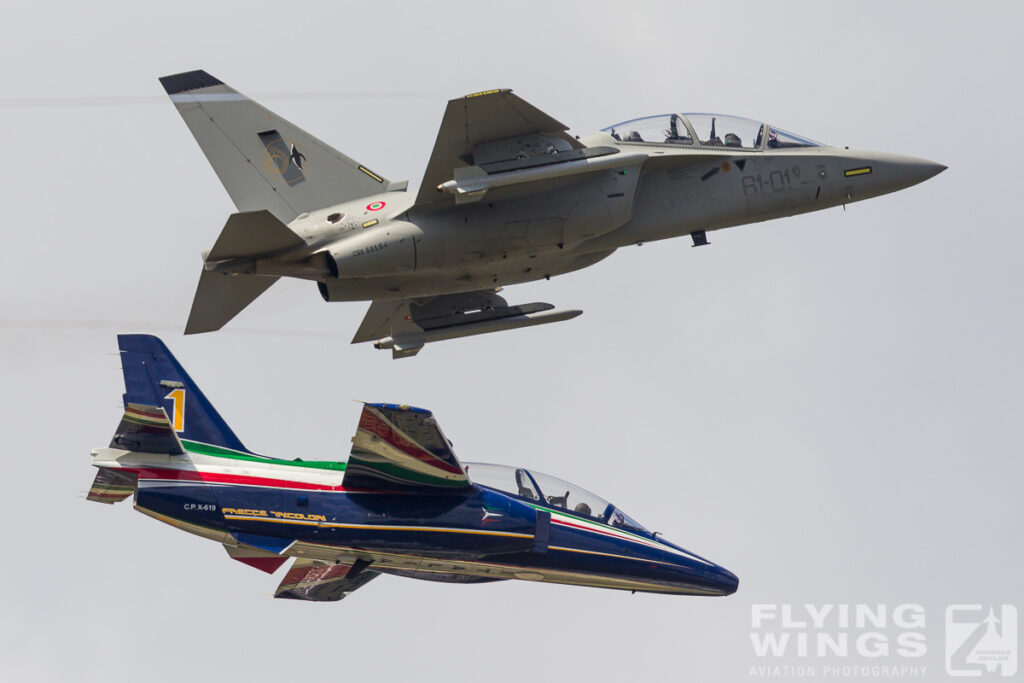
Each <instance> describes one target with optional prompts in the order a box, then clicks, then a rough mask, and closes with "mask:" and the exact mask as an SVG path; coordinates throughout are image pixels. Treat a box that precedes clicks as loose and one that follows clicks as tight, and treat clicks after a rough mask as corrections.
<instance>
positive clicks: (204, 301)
mask: <svg viewBox="0 0 1024 683" xmlns="http://www.w3.org/2000/svg"><path fill="white" fill-rule="evenodd" d="M277 280H278V278H277V277H268V276H266V275H229V274H227V273H216V272H213V271H209V270H206V269H205V268H204V269H203V272H202V274H200V276H199V285H198V286H197V287H196V296H195V298H194V299H193V300H192V311H191V312H190V313H189V315H188V322H187V323H185V334H199V333H201V332H213V331H215V330H219V329H220V328H222V327H224V325H226V324H227V323H228V321H229V320H231V319H232V318H234V317H235V316H236V315H238V314H239V313H241V312H242V310H244V309H245V307H246V306H248V305H249V304H251V303H252V302H253V301H255V300H256V299H257V298H258V297H259V295H260V294H262V293H263V292H265V291H267V290H268V289H270V286H271V285H272V284H274V283H275V282H277Z"/></svg>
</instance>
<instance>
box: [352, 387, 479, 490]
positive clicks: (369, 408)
mask: <svg viewBox="0 0 1024 683" xmlns="http://www.w3.org/2000/svg"><path fill="white" fill-rule="evenodd" d="M471 485H472V484H470V481H469V476H468V475H467V474H466V470H465V469H464V468H463V467H462V464H461V463H460V462H459V459H458V458H456V457H455V453H454V452H452V449H451V444H449V443H448V439H447V438H445V435H444V434H443V433H442V432H441V428H440V427H439V426H438V424H437V421H436V420H435V419H434V416H433V414H432V413H431V412H430V411H429V410H423V409H422V408H413V407H411V406H400V405H394V404H391V403H367V404H364V405H363V412H362V415H360V416H359V427H358V428H357V429H356V434H355V436H353V437H352V455H351V456H350V457H349V459H348V464H347V465H346V468H345V478H344V479H343V480H342V486H344V487H345V488H355V489H372V490H378V491H379V490H383V491H409V492H429V493H438V492H441V491H459V490H464V489H467V488H469V487H470V486H471Z"/></svg>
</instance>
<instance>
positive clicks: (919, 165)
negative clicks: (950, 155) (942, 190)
mask: <svg viewBox="0 0 1024 683" xmlns="http://www.w3.org/2000/svg"><path fill="white" fill-rule="evenodd" d="M899 165H900V166H901V167H902V168H901V169H900V170H901V173H902V175H904V176H905V177H906V178H907V179H908V180H909V181H910V182H909V183H908V184H910V185H917V184H918V183H923V182H924V181H926V180H928V179H929V178H933V177H935V176H937V175H939V174H940V173H942V172H943V171H945V170H946V168H947V167H946V166H943V165H942V164H937V163H935V162H934V161H928V160H927V159H915V158H913V157H906V158H905V159H901V160H900V162H899Z"/></svg>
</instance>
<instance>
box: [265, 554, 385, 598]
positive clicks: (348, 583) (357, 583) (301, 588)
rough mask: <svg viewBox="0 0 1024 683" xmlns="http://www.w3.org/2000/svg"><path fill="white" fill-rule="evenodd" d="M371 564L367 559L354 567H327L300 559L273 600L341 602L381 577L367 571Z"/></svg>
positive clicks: (357, 562)
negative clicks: (353, 592)
mask: <svg viewBox="0 0 1024 683" xmlns="http://www.w3.org/2000/svg"><path fill="white" fill-rule="evenodd" d="M369 565H370V563H369V562H366V561H365V560H356V561H355V562H354V563H353V564H325V563H323V562H317V561H315V560H307V559H305V558H301V557H300V558H298V559H296V560H295V564H293V565H292V566H291V568H290V569H289V570H288V573H287V574H286V575H285V577H284V579H283V580H282V581H281V585H280V586H278V587H277V591H276V592H275V593H274V597H275V598H289V599H292V600H313V601H316V602H333V601H337V600H341V599H343V598H345V597H347V596H348V594H349V593H351V592H352V591H354V590H356V589H357V588H359V587H361V586H364V585H366V584H367V583H369V582H370V581H371V580H373V579H375V578H377V577H378V576H380V574H378V573H377V572H375V571H370V570H369V569H367V567H368V566H369Z"/></svg>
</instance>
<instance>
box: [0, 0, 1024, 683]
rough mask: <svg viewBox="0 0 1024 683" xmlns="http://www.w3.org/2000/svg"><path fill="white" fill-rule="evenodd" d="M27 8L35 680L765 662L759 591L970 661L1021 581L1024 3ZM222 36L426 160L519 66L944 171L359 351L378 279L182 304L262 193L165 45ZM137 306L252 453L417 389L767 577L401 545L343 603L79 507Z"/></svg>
mask: <svg viewBox="0 0 1024 683" xmlns="http://www.w3.org/2000/svg"><path fill="white" fill-rule="evenodd" d="M6 18H7V31H6V32H5V39H4V41H3V42H2V43H0V57H2V59H3V62H4V64H5V65H6V68H5V70H4V71H5V73H4V78H3V81H4V93H3V94H2V97H0V117H2V120H3V123H4V128H5V130H6V135H5V159H6V163H5V164H4V165H3V167H2V169H0V175H2V179H3V182H2V183H0V186H2V187H4V188H6V201H5V202H4V205H5V207H6V210H7V217H6V219H5V221H4V222H5V230H4V238H5V244H4V248H3V249H2V250H0V282H2V300H0V373H2V374H0V376H2V378H3V386H4V389H5V390H4V391H3V392H0V415H3V426H4V433H5V434H6V435H7V436H8V438H9V439H12V442H10V443H9V444H8V448H7V458H6V460H7V464H6V469H5V476H4V482H5V483H4V484H3V489H2V490H3V496H0V510H2V512H3V514H2V515H0V530H2V532H3V537H4V540H5V547H6V548H7V557H6V558H5V559H6V561H5V562H4V565H3V569H2V570H0V572H2V573H0V576H2V577H3V581H2V585H3V588H2V589H0V590H2V594H0V597H2V604H3V609H2V610H0V678H2V679H3V680H11V681H66V680H96V681H120V680H139V678H140V677H143V678H144V679H146V680H151V681H181V680H212V679H215V678H221V677H225V676H236V675H240V676H243V677H244V679H245V680H252V681H264V680H265V681H273V680H281V679H284V678H285V677H287V678H289V679H302V678H312V677H322V676H332V677H338V676H345V677H350V678H361V679H363V680H367V679H368V677H371V678H372V679H378V678H384V679H398V678H400V677H401V678H408V677H412V676H415V677H416V678H417V679H418V680H428V681H434V680H445V681H449V680H464V679H468V678H469V677H471V676H472V677H474V678H477V677H486V678H488V679H493V680H498V681H512V680H521V679H522V678H524V677H527V676H529V677H536V676H542V677H543V678H544V679H551V680H568V681H582V680H607V679H609V678H611V675H612V673H613V672H614V673H616V674H628V675H629V676H630V678H631V679H633V678H634V677H636V678H637V679H639V677H640V676H647V677H657V678H658V679H659V680H703V681H711V680H715V681H718V680H721V681H735V680H747V679H748V678H749V668H750V666H751V665H752V664H759V663H764V660H759V659H758V658H756V657H755V656H754V653H753V651H752V647H751V642H750V637H749V633H750V631H751V628H750V614H751V605H752V604H755V603H796V604H802V603H813V604H823V603H859V602H866V603H870V604H876V603H887V604H889V605H895V604H899V603H907V602H913V603H918V604H921V605H923V606H924V607H925V608H926V609H927V613H928V626H927V629H928V630H927V633H928V653H927V656H926V657H924V658H923V660H922V661H923V663H924V664H927V665H928V667H929V671H930V672H933V673H934V675H933V676H929V679H930V680H937V679H939V678H940V677H941V676H942V675H943V674H942V673H941V671H942V666H943V664H942V661H943V660H942V637H943V636H942V619H943V611H944V609H945V607H946V605H948V604H950V603H958V602H967V603H975V602H977V603H995V604H1000V603H1013V604H1016V605H1018V607H1019V608H1024V599H1022V597H1024V595H1022V592H1024V591H1022V588H1021V584H1020V576H1021V573H1022V569H1024V567H1022V564H1024V563H1022V559H1024V553H1022V547H1021V541H1020V539H1021V536H1022V528H1021V519H1022V512H1024V510H1022V503H1021V496H1020V484H1021V481H1022V474H1024V467H1022V464H1021V447H1022V442H1024V438H1022V435H1021V427H1020V417H1021V408H1022V405H1024V404H1022V395H1021V394H1022V389H1021V387H1022V380H1024V377H1022V374H1024V363H1022V353H1021V349H1022V348H1024V338H1022V337H1024V326H1022V325H1021V321H1020V315H1021V314H1020V312H1021V304H1022V298H1024V297H1022V295H1024V286H1022V278H1021V272H1022V271H1021V260H1022V258H1024V257H1022V254H1024V233H1022V231H1021V229H1020V218H1019V216H1020V214H1021V207H1020V202H1019V198H1020V196H1021V187H1020V186H1021V174H1020V172H1019V168H1020V165H1021V158H1022V157H1024V145H1022V144H1021V139H1022V138H1021V133H1022V130H1021V129H1022V125H1024V124H1022V123H1021V120H1020V105H1021V94H1020V92H1021V91H1020V87H1019V79H1020V67H1021V65H1022V59H1021V56H1020V49H1019V48H1020V46H1019V42H1020V30H1019V27H1020V25H1021V20H1022V19H1024V7H1022V6H1021V5H1019V4H1016V3H1000V4H996V3H971V4H967V3H963V4H961V3H894V2H884V3H871V2H868V3H842V4H836V5H832V4H826V3H820V2H807V3H787V2H774V3H738V4H733V3H724V2H706V3H698V4H694V5H684V4H682V3H674V2H673V3H650V4H646V3H625V2H617V3H594V2H586V3H558V2H544V3H530V2H517V3H503V4H500V5H490V4H487V3H465V2H464V3H435V2H423V3H415V4H413V3H409V4H407V5H405V4H403V5H399V4H398V3H343V2H330V3H328V2H320V3H304V2H295V3H281V2H273V3H261V2H244V3H241V2H238V3H215V2H173V3H160V4H154V5H152V6H149V4H148V3H127V2H125V3H110V2H92V3H82V4H78V5H72V4H70V3H53V4H51V3H35V4H31V5H29V4H27V3H19V4H18V6H16V7H10V8H8V10H7V12H6ZM195 68H204V69H206V70H208V71H210V72H211V73H213V74H214V75H216V76H218V77H220V78H221V79H223V80H224V81H226V82H228V83H229V84H231V85H233V86H234V87H236V88H238V89H239V90H241V91H243V92H245V93H248V94H251V95H253V96H259V94H260V93H267V94H274V93H278V94H280V93H321V94H323V93H330V94H333V95H332V96H331V97H323V96H321V97H304V98H299V97H291V98H276V99H273V100H270V99H268V100H267V104H268V105H269V106H270V107H271V108H273V109H275V110H276V111H278V112H279V113H280V114H282V115H283V116H286V117H287V118H289V119H290V120H292V121H294V122H295V123H297V124H298V125H300V126H302V127H303V128H305V129H307V130H309V131H310V132H312V133H314V134H315V135H317V136H319V137H321V138H322V139H324V140H325V141H327V142H328V143H330V144H332V145H334V146H336V147H337V148H339V149H341V150H342V151H344V152H346V153H347V154H349V155H350V156H352V157H354V158H356V159H358V160H360V161H361V162H363V163H366V164H367V165H368V166H370V167H371V168H373V169H375V170H377V171H379V172H381V173H383V174H385V175H387V176H388V177H390V178H393V179H401V178H409V179H410V181H411V185H412V186H413V188H414V187H415V186H416V185H417V184H418V183H419V180H420V178H421V176H422V172H423V168H424V166H425V164H426V160H427V157H428V155H429V153H430V149H431V146H432V144H433V140H434V136H435V134H436V130H437V125H438V123H439V122H440V117H441V113H442V112H443V109H444V105H445V101H446V100H447V99H449V98H450V97H455V96H458V95H462V94H465V93H467V92H474V91H477V90H482V89H486V88H493V87H511V88H514V89H515V90H516V92H517V93H518V94H519V95H521V96H522V97H524V98H525V99H527V100H528V101H530V102H531V103H533V104H535V105H536V106H538V107H539V108H541V109H542V110H544V111H546V112H548V113H550V114H551V115H553V116H555V117H556V118H558V119H560V120H562V121H564V122H566V123H567V124H568V125H570V126H571V127H572V129H573V132H575V133H585V132H588V131H590V130H593V129H596V128H600V127H603V126H605V125H608V124H610V123H613V122H616V121H620V120H623V119H627V118H631V117H634V116H641V115H646V114H655V113H662V112H665V111H720V112H725V113H734V114H740V115H745V116H750V117H753V118H758V119H763V120H767V121H770V122H773V123H777V124H779V125H781V126H782V127H784V128H787V129H790V130H793V131H796V132H799V133H801V134H804V135H807V136H809V137H812V138H815V139H819V140H823V141H826V142H828V143H831V144H835V145H839V146H842V145H849V146H850V147H852V148H864V149H872V150H885V151H891V152H895V153H902V154H909V155H914V156H921V157H925V158H929V159H932V160H935V161H938V162H941V163H944V164H947V165H948V166H949V170H948V171H946V172H945V173H943V174H941V175H939V176H938V177H936V178H934V179H932V180H930V181H928V182H926V183H924V184H923V185H920V186H918V187H914V188H911V189H909V190H906V191H903V192H900V193H897V194H894V195H890V196H887V197H883V198H879V199H874V200H870V201H868V202H864V203H859V204H854V205H851V206H849V207H848V209H847V210H846V211H843V210H842V209H832V210H828V211H825V212H818V213H813V214H809V215H805V216H801V217H795V218H790V219H784V220H780V221H774V222H770V223H764V224H759V225H754V226H747V227H741V228H735V229H731V230H727V231H723V232H718V233H714V234H713V235H711V238H710V239H711V241H712V243H713V245H712V246H711V247H709V248H705V249H699V250H691V249H690V247H689V240H685V239H680V240H674V241H667V242H661V243H656V244H648V245H645V246H644V247H643V248H639V249H637V248H630V249H625V250H622V251H621V252H620V253H618V254H616V255H615V256H613V257H612V258H610V259H609V260H607V261H605V262H603V263H601V264H599V265H598V266H596V267H593V268H591V269H588V270H585V271H582V272H579V273H575V274H571V275H567V276H564V277H559V278H555V279H553V280H551V281H550V282H541V283H536V284H531V285H523V286H518V287H514V288H510V289H508V290H506V293H507V294H508V295H509V297H510V298H511V299H512V300H514V301H516V302H520V301H537V300H540V301H550V302H552V303H554V304H556V305H559V306H566V307H578V308H582V309H584V311H585V314H584V315H583V316H582V317H580V318H578V319H576V320H573V321H570V322H565V323H559V324H556V325H551V326H547V327H541V328H534V329H528V330H519V331H515V332H510V333H503V334H498V335H491V336H485V337H478V338H471V339H465V340H457V341H453V342H445V343H442V344H437V345H434V346H428V347H427V348H426V350H425V351H424V352H423V353H422V354H421V355H420V356H419V357H417V358H415V359H412V360H405V361H400V362H392V361H391V360H390V357H389V356H388V355H387V354H386V353H382V352H377V351H374V350H373V349H371V348H369V347H367V346H358V347H353V346H350V345H349V344H348V343H347V342H348V339H349V338H350V337H351V335H352V333H353V331H354V330H355V328H356V327H357V326H358V323H359V320H360V319H361V318H362V315H363V313H364V310H365V308H366V304H325V303H323V302H322V301H321V299H320V297H319V296H318V294H317V293H316V291H315V288H314V287H313V286H312V285H309V284H308V283H301V282H282V283H280V284H278V285H277V286H276V287H274V288H273V289H272V290H270V292H268V294H267V295H266V296H264V297H263V298H261V299H260V300H259V301H258V302H257V303H256V304H254V305H253V306H252V307H250V308H249V309H248V310H246V311H245V312H243V313H242V314H241V315H240V316H239V317H238V318H237V319H236V321H235V322H233V323H231V324H230V325H229V326H228V328H227V329H225V330H224V331H223V332H220V333H216V334H210V335H201V336H198V337H189V338H187V339H186V338H183V337H182V336H181V334H180V330H181V329H182V327H183V325H184V321H185V319H186V317H187V313H188V309H189V306H190V304H191V300H192V295H193V291H194V287H195V283H196V280H197V278H198V275H199V271H200V257H199V253H200V252H201V251H202V250H204V249H207V248H209V247H210V246H211V245H212V243H213V240H214V239H215V237H216V235H217V233H218V231H219V229H220V228H221V226H222V225H223V222H224V220H225V218H226V216H227V215H228V214H229V213H231V212H232V211H233V210H234V209H233V206H232V204H231V202H230V200H229V199H228V197H227V194H226V193H225V192H224V190H223V189H222V187H221V186H220V184H219V182H218V181H217V179H216V177H215V175H214V173H213V172H212V170H211V169H210V167H209V166H208V165H207V163H206V160H205V158H204V157H203V155H202V153H201V152H200V150H199V148H198V146H197V145H196V144H195V142H194V141H193V139H192V137H191V135H190V134H189V133H188V131H187V129H186V128H185V126H184V124H183V123H182V122H181V120H180V118H179V116H178V114H177V112H176V111H175V110H174V108H173V106H172V105H171V104H170V103H169V102H167V101H165V100H164V97H163V93H162V90H161V89H160V86H159V84H158V83H157V80H156V78H157V77H158V76H160V75H164V74H169V73H175V72H179V71H185V70H189V69H195ZM109 98H113V99H109ZM26 320H28V321H36V322H25V321H26ZM104 321H138V322H134V323H130V324H129V325H127V326H125V325H117V324H113V325H106V324H103V322H104ZM246 330H250V332H247V331H246ZM251 330H262V331H263V333H252V332H251ZM289 331H294V332H295V334H291V335H289V334H284V333H285V332H289ZM116 332H155V333H158V334H160V335H161V336H162V337H163V338H164V339H165V340H166V341H167V343H168V345H169V346H170V347H171V349H172V350H173V351H174V352H175V353H176V354H177V356H178V358H179V359H180V360H181V361H182V362H183V364H184V365H185V366H186V367H187V368H188V369H189V371H190V372H191V373H192V375H193V377H194V378H196V379H197V381H198V382H199V384H200V385H201V386H202V387H203V388H204V390H205V391H206V393H207V394H208V396H210V398H211V399H212V400H213V401H214V403H215V404H216V405H217V406H218V408H219V409H220V410H221V412H222V414H223V415H224V416H225V418H226V419H227V421H228V422H229V424H231V425H232V427H233V428H234V429H235V431H236V432H237V433H238V434H239V435H240V436H241V438H242V440H243V441H244V442H245V443H246V445H248V446H249V447H250V448H253V449H254V450H256V451H259V452H264V453H268V454H272V455H279V456H284V457H296V456H301V457H303V458H315V457H322V458H344V457H345V456H346V455H347V451H348V439H349V437H350V436H351V434H352V432H353V430H354V426H355V421H356V419H357V416H358V406H357V405H356V404H355V403H353V402H352V400H351V399H366V400H381V401H396V402H404V403H412V404H416V405H422V406H424V407H428V408H431V409H433V410H434V411H435V413H436V414H437V416H438V418H439V420H440V421H441V424H442V425H443V426H444V428H445V431H446V432H447V433H448V435H449V436H450V437H451V439H452V440H453V441H454V443H455V447H456V451H457V452H458V454H459V456H460V457H461V458H462V459H463V460H484V461H493V462H502V463H509V464H524V465H527V466H532V467H536V468H538V469H540V470H543V471H547V472H550V473H551V474H554V475H558V476H563V477H565V478H568V479H570V480H573V481H575V482H577V483H579V484H580V485H582V486H584V487H586V488H589V489H591V490H593V491H595V492H596V493H599V494H601V495H604V496H606V497H608V498H611V499H612V500H613V501H614V502H616V503H617V504H619V505H621V506H622V507H623V508H624V509H625V510H626V511H628V512H629V513H630V514H631V515H633V516H634V517H636V518H637V519H639V520H640V521H641V522H643V523H645V524H646V525H647V526H650V527H651V528H654V529H657V530H659V531H662V532H664V534H665V535H666V536H667V537H668V538H670V539H672V540H674V541H676V542H678V543H680V544H682V545H683V546H684V547H687V548H689V549H692V550H694V551H696V552H698V553H701V554H703V555H705V556H707V557H709V558H711V559H713V560H714V561H716V562H719V563H721V564H723V565H724V566H726V567H728V568H729V569H731V570H732V571H734V572H735V573H736V574H738V575H739V577H740V579H741V582H740V590H739V592H738V593H737V594H736V595H734V596H731V597H729V598H722V599H697V598H679V597H667V596H656V595H635V596H634V595H630V594H628V593H619V592H614V591H600V590H596V589H585V588H573V587H563V586H553V585H551V586H549V585H538V584H531V583H525V582H506V583H498V584H488V585H481V586H456V585H442V584H433V583H426V582H419V581H411V580H405V579H398V578H394V577H387V576H385V577H383V578H381V579H380V580H379V581H376V582H374V583H373V584H371V585H370V586H368V587H367V588H366V589H364V590H363V591H360V592H359V593H357V594H355V595H354V596H352V597H350V598H349V599H347V600H345V601H344V602H342V603H340V604H333V605H332V604H326V605H319V604H305V603H298V604H295V603H292V602H290V601H279V600H272V599H270V597H269V596H270V595H271V594H272V592H273V589H274V587H275V586H276V585H277V582H278V581H279V580H280V575H277V576H275V577H270V576H267V575H265V574H262V573H259V572H256V571H253V570H252V569H250V568H248V567H246V566H244V565H242V564H240V563H237V562H232V561H230V560H229V558H228V557H227V555H226V554H225V553H224V551H223V550H222V549H221V548H219V547H218V546H217V545H216V544H213V543H210V542H208V541H203V540H200V539H198V538H195V537H191V536H188V535H186V534H183V533H181V532H178V531H176V530H174V529H172V528H171V527H168V526H165V525H161V524H159V523H156V522H155V521H153V520H150V519H149V518H146V517H144V516H142V515H140V514H137V513H135V512H133V511H132V510H131V507H130V504H127V503H126V504H121V505H118V506H114V507H107V506H101V505H94V504H89V503H87V502H86V501H85V500H84V492H85V491H86V490H87V489H88V487H89V484H90V482H91V479H92V476H93V470H92V468H91V467H90V466H89V455H88V453H89V449H90V448H92V447H96V446H102V445H105V444H106V443H107V442H108V441H109V438H110V435H111V433H112V431H113V429H114V427H115V426H116V424H117V420H118V419H119V416H120V394H121V392H122V383H121V376H120V373H119V372H118V371H117V369H116V367H117V365H118V361H117V358H116V355H115V354H116V341H115V339H114V334H115V333H116ZM275 332H281V333H282V334H275ZM438 652H441V653H442V654H441V655H438V654H437V653H438ZM784 661H791V660H779V663H782V662H784ZM857 661H858V662H862V660H857ZM772 663H775V661H774V660H773V661H772ZM911 663H915V664H916V663H919V662H917V661H914V662H911Z"/></svg>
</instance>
